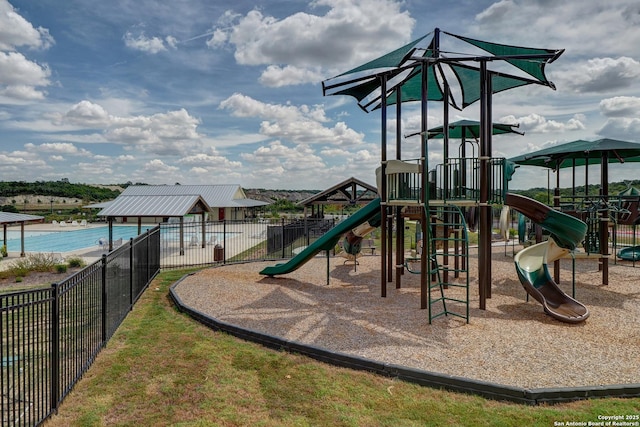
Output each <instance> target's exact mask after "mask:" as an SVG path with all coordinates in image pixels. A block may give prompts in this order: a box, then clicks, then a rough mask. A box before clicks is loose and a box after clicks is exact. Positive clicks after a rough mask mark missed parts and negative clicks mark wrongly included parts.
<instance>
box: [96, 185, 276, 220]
mask: <svg viewBox="0 0 640 427" xmlns="http://www.w3.org/2000/svg"><path fill="white" fill-rule="evenodd" d="M199 203H204V205H203V206H200V207H197V206H198V204H199ZM265 205H268V203H265V202H261V201H259V200H252V199H247V196H246V194H245V193H244V191H243V190H242V187H240V186H239V185H235V184H224V185H132V186H129V187H127V188H126V189H125V190H124V191H123V192H122V193H121V194H120V195H119V196H118V197H117V198H116V199H115V200H113V201H112V202H111V203H109V204H108V205H107V206H105V207H104V208H103V209H102V210H101V211H100V212H98V216H104V217H107V218H108V217H122V218H126V217H131V216H133V217H139V218H140V217H146V218H150V217H155V218H163V220H164V219H166V218H170V217H179V216H184V215H189V214H195V213H202V212H206V213H208V215H209V218H210V219H213V220H223V219H244V218H245V217H246V216H247V211H246V209H248V208H255V207H259V206H265ZM194 209H195V210H194Z"/></svg>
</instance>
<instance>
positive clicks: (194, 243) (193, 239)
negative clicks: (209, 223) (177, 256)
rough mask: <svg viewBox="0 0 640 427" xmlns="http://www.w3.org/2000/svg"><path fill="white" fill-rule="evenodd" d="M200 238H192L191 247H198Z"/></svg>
mask: <svg viewBox="0 0 640 427" xmlns="http://www.w3.org/2000/svg"><path fill="white" fill-rule="evenodd" d="M198 243H199V242H198V236H195V235H194V236H191V240H189V246H198Z"/></svg>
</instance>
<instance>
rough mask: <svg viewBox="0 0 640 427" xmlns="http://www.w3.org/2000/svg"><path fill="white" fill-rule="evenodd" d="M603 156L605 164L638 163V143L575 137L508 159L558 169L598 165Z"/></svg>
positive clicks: (523, 163) (639, 149) (639, 150)
mask: <svg viewBox="0 0 640 427" xmlns="http://www.w3.org/2000/svg"><path fill="white" fill-rule="evenodd" d="M605 155H606V156H607V157H608V159H607V161H608V163H625V162H639V161H640V144H638V143H635V142H627V141H619V140H616V139H609V138H603V139H599V140H597V141H584V140H577V141H573V142H568V143H566V144H560V145H554V146H553V147H549V148H544V149H542V150H539V151H535V152H533V153H528V154H523V155H520V156H516V157H512V158H511V159H509V160H510V161H512V162H514V163H516V164H518V165H527V166H542V167H546V168H550V169H560V168H567V167H572V166H574V165H575V166H583V165H591V164H601V163H602V158H603V156H605Z"/></svg>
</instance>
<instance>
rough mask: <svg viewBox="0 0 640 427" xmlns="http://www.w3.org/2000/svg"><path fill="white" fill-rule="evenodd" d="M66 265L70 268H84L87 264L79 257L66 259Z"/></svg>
mask: <svg viewBox="0 0 640 427" xmlns="http://www.w3.org/2000/svg"><path fill="white" fill-rule="evenodd" d="M67 264H69V267H71V268H76V267H84V266H85V265H87V263H86V262H84V260H83V259H82V258H80V257H79V256H75V257H70V258H67Z"/></svg>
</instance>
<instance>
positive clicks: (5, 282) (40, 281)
mask: <svg viewBox="0 0 640 427" xmlns="http://www.w3.org/2000/svg"><path fill="white" fill-rule="evenodd" d="M78 270H80V268H69V269H67V271H66V272H65V273H57V272H50V271H47V272H31V273H29V274H28V275H27V276H26V277H23V278H22V281H19V282H17V281H16V278H15V276H10V277H4V278H1V279H0V293H2V292H10V291H12V290H19V289H30V288H39V287H47V286H51V284H52V283H56V282H60V281H62V280H64V279H66V278H67V277H69V276H71V275H72V274H74V273H75V272H76V271H78Z"/></svg>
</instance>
